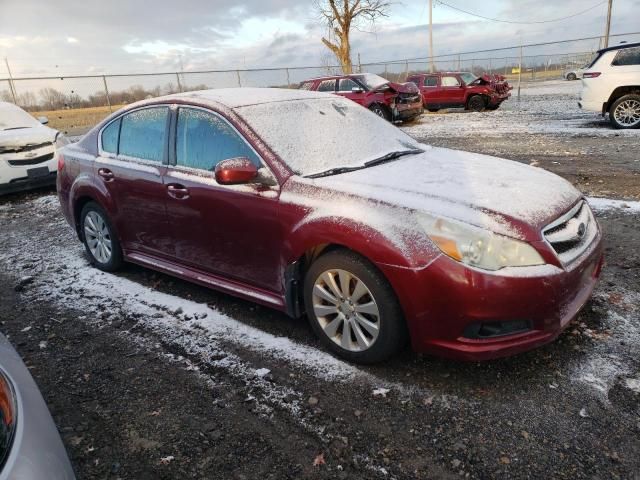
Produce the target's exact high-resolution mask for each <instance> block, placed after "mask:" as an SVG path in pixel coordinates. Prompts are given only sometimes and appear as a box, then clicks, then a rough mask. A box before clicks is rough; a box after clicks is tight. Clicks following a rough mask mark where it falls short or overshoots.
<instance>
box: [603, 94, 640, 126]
mask: <svg viewBox="0 0 640 480" xmlns="http://www.w3.org/2000/svg"><path fill="white" fill-rule="evenodd" d="M609 121H610V122H611V124H612V125H613V126H614V127H615V128H622V129H629V128H640V95H636V94H630V95H625V96H623V97H620V98H619V99H618V100H616V101H615V102H613V104H612V105H611V108H610V109H609Z"/></svg>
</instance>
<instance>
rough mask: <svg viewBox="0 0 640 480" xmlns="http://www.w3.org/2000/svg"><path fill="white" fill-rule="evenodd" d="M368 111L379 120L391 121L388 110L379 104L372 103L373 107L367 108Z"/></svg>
mask: <svg viewBox="0 0 640 480" xmlns="http://www.w3.org/2000/svg"><path fill="white" fill-rule="evenodd" d="M369 110H371V111H372V112H373V113H375V114H376V115H378V116H379V117H380V118H384V119H385V120H386V121H388V122H389V121H391V114H390V113H389V110H388V109H387V108H385V107H383V106H382V105H380V104H379V103H374V104H373V105H371V106H370V107H369Z"/></svg>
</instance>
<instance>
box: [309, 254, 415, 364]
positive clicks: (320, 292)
mask: <svg viewBox="0 0 640 480" xmlns="http://www.w3.org/2000/svg"><path fill="white" fill-rule="evenodd" d="M304 300H305V307H306V311H307V316H308V317H309V322H310V323H311V327H312V328H313V330H314V332H315V333H316V335H317V336H318V337H319V339H320V341H321V342H322V343H323V344H324V345H325V346H326V347H327V348H328V349H330V350H332V351H334V352H335V353H337V354H338V355H340V356H341V357H343V358H345V359H347V360H350V361H353V362H357V363H375V362H381V361H382V360H384V359H386V358H388V357H389V356H391V355H393V354H394V353H396V352H397V351H398V350H399V349H400V348H401V347H402V346H403V345H404V344H405V343H406V339H407V330H406V326H405V323H404V318H403V315H402V309H401V308H400V304H399V303H398V300H397V298H396V296H395V293H394V292H393V290H392V288H391V286H390V285H389V283H388V282H387V280H386V279H385V278H384V276H383V275H382V274H381V273H380V272H379V271H378V270H377V269H376V268H375V267H374V266H373V265H372V264H371V263H369V262H368V261H367V260H365V259H364V258H362V257H361V256H360V255H357V254H355V253H353V252H349V251H346V250H335V251H332V252H329V253H327V254H325V255H322V256H321V257H320V258H318V259H317V260H316V261H315V262H314V263H313V264H312V265H311V268H310V269H309V271H308V272H307V274H306V276H305V285H304Z"/></svg>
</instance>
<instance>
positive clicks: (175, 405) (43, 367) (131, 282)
mask: <svg viewBox="0 0 640 480" xmlns="http://www.w3.org/2000/svg"><path fill="white" fill-rule="evenodd" d="M451 115H454V116H455V115H466V114H464V113H460V114H458V113H453V114H451V113H439V114H436V115H434V116H429V118H428V119H426V120H424V123H425V124H427V123H428V122H441V121H449V120H446V119H447V118H451V119H452V120H451V121H452V122H454V123H455V120H454V117H450V116H451ZM484 115H485V114H480V115H479V116H477V117H476V119H477V118H481V117H483V116H484ZM508 115H509V114H507V119H505V120H504V124H505V125H507V124H508V123H509V121H510V120H509V119H508ZM437 118H444V119H445V120H438V119H437ZM496 118H497V117H496ZM432 119H433V120H432ZM461 121H462V120H461ZM487 121H493V120H492V119H490V120H487ZM421 122H422V121H421ZM464 122H465V124H466V122H468V121H467V120H464ZM475 123H477V122H475ZM408 128H409V129H418V130H420V129H422V128H423V126H422V124H418V125H415V126H412V127H408ZM486 128H487V130H488V129H489V127H488V126H487V127H486ZM505 128H506V127H505ZM434 130H437V128H434ZM412 134H415V131H414V132H413V133H412ZM540 135H542V134H537V133H529V134H526V135H520V136H518V137H517V138H515V137H511V138H502V139H500V138H498V137H497V136H493V137H491V136H489V135H484V134H482V133H476V134H473V135H466V134H465V135H462V134H461V135H457V136H456V135H442V134H441V135H436V134H434V135H432V136H429V138H428V142H429V143H432V144H435V145H442V146H448V147H452V148H464V149H467V150H473V151H478V152H483V153H490V154H499V155H501V156H505V157H508V158H512V159H514V160H518V161H522V162H526V163H534V162H537V163H538V164H539V166H541V167H543V168H548V169H550V170H552V171H555V172H556V173H559V174H561V175H563V176H565V177H566V178H569V179H570V180H572V181H576V182H577V183H578V186H579V187H580V188H581V189H583V190H584V191H585V192H586V193H588V194H589V195H597V196H607V197H610V198H625V199H628V200H632V199H633V198H638V197H639V195H640V190H639V186H638V183H639V181H638V176H637V175H638V161H637V158H634V154H633V153H632V152H631V153H629V150H635V152H636V154H635V155H637V152H638V151H639V149H638V145H639V143H640V141H639V137H640V135H636V136H635V137H634V136H631V135H626V134H625V135H621V136H619V137H618V136H614V135H610V136H609V134H607V136H605V137H599V138H595V137H594V138H588V137H578V136H572V135H562V134H555V135H554V134H546V136H545V137H544V138H541V137H540ZM416 136H418V137H419V138H423V139H424V140H425V141H427V138H426V136H423V137H421V136H420V135H416ZM536 145H538V146H537V147H536ZM541 145H542V146H541ZM621 151H622V152H623V153H622V154H620V152H621ZM567 152H569V153H567ZM578 152H583V153H578ZM554 162H558V163H554ZM624 205H626V207H628V208H611V209H599V210H597V211H596V216H597V217H598V220H599V222H600V225H601V227H602V229H603V232H604V235H605V242H606V265H605V268H604V270H603V276H602V279H601V281H600V283H599V284H598V286H597V288H596V291H595V293H594V296H593V298H592V299H591V300H590V301H589V303H588V304H587V305H586V307H585V308H584V309H583V311H582V312H581V314H580V315H579V317H578V318H577V319H576V320H575V321H574V322H573V323H572V324H571V325H570V326H569V328H568V329H567V330H566V331H565V333H564V334H563V335H562V336H561V337H560V338H559V339H558V340H557V341H555V342H553V343H552V344H550V345H547V346H545V347H542V348H540V349H537V350H535V351H532V352H529V353H526V354H522V355H519V356H516V357H513V358H509V359H503V360H498V361H492V362H487V363H460V362H452V361H445V360H441V359H437V358H434V357H430V356H422V355H417V354H414V353H413V352H411V351H409V350H406V351H404V352H403V353H402V354H400V355H399V356H398V357H396V358H394V359H392V360H391V361H389V362H386V363H385V364H383V365H377V366H371V367H361V366H355V365H350V364H348V363H345V362H343V361H341V360H339V359H336V358H335V357H333V356H332V355H331V354H329V353H328V352H326V351H324V350H323V349H322V347H320V346H319V344H318V343H317V341H316V339H315V338H314V337H313V334H312V332H311V329H310V328H309V326H308V325H307V324H306V322H305V321H301V320H292V319H290V318H288V317H286V316H285V315H283V314H280V313H278V312H275V311H272V310H270V309H268V308H264V307H260V306H256V305H254V304H251V303H249V302H245V301H242V300H238V299H236V298H233V297H231V296H228V295H224V294H220V293H217V292H215V291H211V290H208V289H205V288H201V287H198V286H194V285H191V284H188V283H186V282H183V281H180V280H177V279H175V278H172V277H169V276H166V275H162V274H158V273H155V272H153V271H151V270H147V269H144V268H141V267H137V266H134V265H128V266H127V267H126V268H125V270H124V271H123V272H120V273H118V274H115V275H114V274H105V273H102V272H99V271H97V270H95V269H92V268H91V267H89V265H88V264H87V262H86V259H85V257H84V251H83V248H82V246H81V244H80V243H79V242H78V240H77V238H76V237H75V236H74V234H73V232H72V231H71V230H70V228H69V227H68V225H67V224H66V223H65V221H64V220H63V219H62V217H61V215H60V213H59V210H58V205H57V199H56V198H55V196H54V195H53V192H52V191H51V190H44V191H38V192H33V193H28V194H20V195H12V196H9V197H3V198H1V199H0V245H1V247H0V322H1V328H2V332H3V333H4V334H5V335H8V336H9V339H10V340H11V342H12V343H13V344H14V346H15V347H16V349H17V350H18V352H19V353H20V354H21V355H22V356H23V358H24V360H25V362H26V363H27V365H28V366H29V367H30V371H31V373H32V375H33V376H34V378H35V380H36V382H37V383H38V385H39V386H40V388H41V390H42V393H43V395H44V397H45V400H46V401H47V403H48V405H49V408H50V409H51V412H52V415H53V417H54V420H55V422H56V424H57V425H58V428H59V430H60V432H61V434H62V438H63V441H64V443H65V445H66V447H67V450H68V452H69V454H70V457H71V460H72V463H73V465H74V468H75V470H76V473H77V476H78V478H82V479H174V478H184V479H187V478H188V479H200V478H220V479H234V480H235V479H238V480H239V479H265V478H266V479H270V478H272V479H285V478H291V479H294V478H295V479H297V478H319V479H321V478H331V479H334V478H338V479H369V478H371V479H453V478H474V479H487V478H509V479H513V478H523V479H524V478H566V479H580V478H589V479H603V480H604V479H633V478H640V455H638V452H640V355H639V354H640V250H638V248H637V245H640V229H639V228H638V222H639V220H640V206H639V204H637V203H634V202H632V201H629V202H628V204H624ZM29 327H30V328H29Z"/></svg>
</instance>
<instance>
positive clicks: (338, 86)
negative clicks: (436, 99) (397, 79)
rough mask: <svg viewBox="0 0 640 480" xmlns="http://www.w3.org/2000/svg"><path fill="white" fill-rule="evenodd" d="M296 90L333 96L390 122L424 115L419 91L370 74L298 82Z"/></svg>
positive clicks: (407, 85)
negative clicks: (339, 97)
mask: <svg viewBox="0 0 640 480" xmlns="http://www.w3.org/2000/svg"><path fill="white" fill-rule="evenodd" d="M300 88H301V89H302V90H312V91H316V92H327V93H335V94H336V95H340V96H342V97H345V98H348V99H349V100H353V101H354V102H356V103H357V104H359V105H362V106H363V107H365V108H368V109H369V110H371V111H372V112H373V113H375V114H376V115H378V116H379V117H382V118H384V119H385V120H389V121H392V122H395V121H398V120H402V121H411V120H414V119H415V118H417V117H418V116H420V115H422V113H423V112H424V109H423V108H422V100H421V98H420V90H418V87H417V86H416V85H415V84H414V83H411V82H408V83H394V82H390V81H389V80H387V79H386V78H382V77H381V76H379V75H375V74H373V73H357V74H352V75H342V76H332V77H320V78H312V79H311V80H305V81H304V82H302V83H301V84H300Z"/></svg>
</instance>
